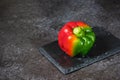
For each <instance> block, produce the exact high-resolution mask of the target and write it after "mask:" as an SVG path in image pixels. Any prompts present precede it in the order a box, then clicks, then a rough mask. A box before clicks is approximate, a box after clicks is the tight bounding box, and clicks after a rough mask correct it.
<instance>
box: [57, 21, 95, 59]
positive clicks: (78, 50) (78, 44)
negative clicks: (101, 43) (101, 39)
mask: <svg viewBox="0 0 120 80" xmlns="http://www.w3.org/2000/svg"><path fill="white" fill-rule="evenodd" d="M94 42H95V33H94V32H93V30H92V28H91V27H90V26H88V25H87V24H86V23H84V22H81V21H72V22H67V23H66V24H65V25H64V26H63V27H62V28H61V29H60V31H59V33H58V44H59V47H60V48H61V50H63V51H64V52H65V53H66V54H67V55H69V56H70V57H74V56H76V55H81V56H83V57H84V56H86V55H87V54H88V52H89V50H90V49H91V48H92V47H93V45H94Z"/></svg>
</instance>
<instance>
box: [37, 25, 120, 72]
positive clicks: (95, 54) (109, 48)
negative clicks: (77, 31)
mask: <svg viewBox="0 0 120 80" xmlns="http://www.w3.org/2000/svg"><path fill="white" fill-rule="evenodd" d="M93 30H94V32H95V34H96V42H95V44H94V46H93V48H92V49H91V50H90V51H89V53H88V55H87V56H86V57H84V58H83V57H81V56H76V57H73V58H71V57H69V56H68V55H66V54H65V53H64V52H63V51H62V50H61V49H60V48H59V46H58V42H57V41H54V42H51V43H49V44H46V45H44V46H41V47H40V48H39V50H40V53H41V54H42V55H44V56H45V57H46V58H47V59H48V60H49V61H50V62H51V63H53V64H54V65H55V66H56V67H57V68H58V69H59V70H60V71H61V72H62V73H64V74H68V73H71V72H74V71H76V70H79V69H81V68H83V67H86V66H88V65H90V64H93V63H95V62H97V61H100V60H102V59H105V58H107V57H109V56H112V55H114V54H117V53H120V39H118V38H116V37H115V36H113V35H112V34H111V33H110V32H108V31H105V30H104V29H103V28H98V27H94V28H93Z"/></svg>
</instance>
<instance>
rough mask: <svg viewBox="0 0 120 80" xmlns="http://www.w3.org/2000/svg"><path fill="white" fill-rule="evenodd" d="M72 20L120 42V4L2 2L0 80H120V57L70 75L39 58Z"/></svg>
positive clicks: (114, 0)
mask: <svg viewBox="0 0 120 80" xmlns="http://www.w3.org/2000/svg"><path fill="white" fill-rule="evenodd" d="M73 20H82V21H85V22H86V23H88V24H89V25H91V26H93V27H94V26H96V27H104V28H105V29H106V30H108V31H110V32H111V33H112V34H113V35H115V36H116V37H118V38H120V0H0V80H119V79H120V54H117V55H114V56H112V57H109V58H107V59H105V60H102V61H100V62H97V63H95V64H93V65H90V66H88V67H86V68H83V69H81V70H78V71H76V72H74V73H71V74H68V75H63V74H62V73H61V72H59V71H58V70H57V69H56V67H54V66H53V65H52V64H51V63H50V62H49V61H48V60H47V59H46V58H45V57H43V56H42V55H40V53H39V51H38V48H39V47H40V46H41V45H44V44H47V43H50V42H52V41H54V40H56V39H57V32H58V30H59V29H60V27H61V25H63V24H64V23H66V22H68V21H73ZM103 47H104V46H103Z"/></svg>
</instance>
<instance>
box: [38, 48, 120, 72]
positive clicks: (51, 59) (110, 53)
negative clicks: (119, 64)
mask: <svg viewBox="0 0 120 80" xmlns="http://www.w3.org/2000/svg"><path fill="white" fill-rule="evenodd" d="M39 50H40V52H41V54H42V55H44V56H45V57H46V58H47V59H48V60H49V61H50V62H51V63H52V64H54V65H55V66H56V67H57V68H58V69H59V70H60V71H61V72H62V73H63V74H68V73H71V72H74V71H76V70H79V69H81V68H83V67H86V66H88V65H91V64H93V63H95V62H98V61H101V60H103V59H105V58H107V57H110V56H112V55H114V54H116V53H119V52H120V47H118V48H116V49H113V50H110V51H108V52H106V53H105V54H106V55H104V56H103V57H97V59H96V58H94V60H92V61H90V62H89V63H86V64H83V65H81V66H78V67H77V68H73V67H70V68H73V69H70V68H68V69H64V68H63V67H62V66H61V65H59V64H58V63H57V62H56V61H55V60H54V59H53V58H52V57H51V56H50V55H49V54H48V53H47V52H46V51H45V50H44V49H43V48H42V47H41V48H39Z"/></svg>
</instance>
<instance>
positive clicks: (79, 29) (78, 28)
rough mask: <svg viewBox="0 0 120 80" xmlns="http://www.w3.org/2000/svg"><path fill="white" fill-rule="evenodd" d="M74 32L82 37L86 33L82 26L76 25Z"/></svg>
mask: <svg viewBox="0 0 120 80" xmlns="http://www.w3.org/2000/svg"><path fill="white" fill-rule="evenodd" d="M73 33H74V34H75V35H76V36H77V37H82V36H84V35H85V33H84V31H83V30H82V29H81V28H80V27H75V28H74V29H73Z"/></svg>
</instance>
